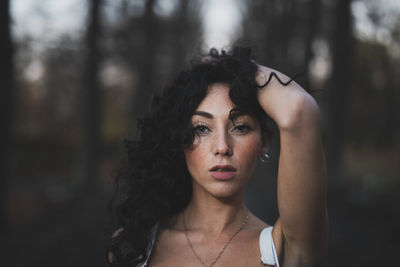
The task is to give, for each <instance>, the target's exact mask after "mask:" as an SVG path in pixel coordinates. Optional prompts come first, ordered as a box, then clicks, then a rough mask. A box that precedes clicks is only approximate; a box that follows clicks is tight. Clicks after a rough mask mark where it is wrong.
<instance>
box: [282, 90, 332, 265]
mask: <svg viewBox="0 0 400 267" xmlns="http://www.w3.org/2000/svg"><path fill="white" fill-rule="evenodd" d="M293 110H295V112H294V113H293V114H295V116H293V117H292V118H291V120H288V123H287V124H285V126H284V127H280V138H281V152H280V159H279V168H278V208H279V214H280V218H279V220H278V222H277V225H278V227H276V229H274V230H275V232H274V239H276V242H277V243H279V242H281V244H280V245H279V244H278V246H280V247H281V252H282V255H284V256H283V258H284V260H286V261H287V260H289V258H290V259H291V260H294V262H299V261H302V262H303V261H304V262H312V261H314V260H316V259H318V258H319V257H320V255H321V253H322V252H323V250H324V246H325V245H326V240H327V238H326V237H327V218H328V217H327V210H326V169H325V159H324V152H323V146H322V141H321V135H320V121H319V120H320V118H319V116H320V115H319V109H318V106H317V104H316V103H315V101H314V100H313V99H312V98H311V96H305V97H304V98H301V97H300V98H299V101H298V102H296V103H295V107H294V109H293ZM274 241H275V240H274ZM277 249H278V248H277Z"/></svg>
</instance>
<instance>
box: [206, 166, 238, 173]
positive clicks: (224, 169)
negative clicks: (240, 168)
mask: <svg viewBox="0 0 400 267" xmlns="http://www.w3.org/2000/svg"><path fill="white" fill-rule="evenodd" d="M235 171H236V169H235V168H234V167H233V166H231V165H215V166H214V167H212V168H211V169H210V172H235Z"/></svg>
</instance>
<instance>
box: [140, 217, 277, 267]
mask: <svg viewBox="0 0 400 267" xmlns="http://www.w3.org/2000/svg"><path fill="white" fill-rule="evenodd" d="M272 229H273V226H269V227H266V228H264V229H263V230H262V231H261V233H260V239H259V243H260V254H261V262H262V263H263V264H268V265H272V266H276V267H279V262H278V256H277V253H276V249H275V245H274V240H273V239H272ZM157 230H158V223H157V224H156V225H155V226H154V227H153V230H152V239H151V243H150V245H149V249H148V250H147V254H146V260H145V262H144V263H142V264H139V265H138V266H137V267H145V266H147V263H148V261H149V258H150V255H151V251H152V250H153V247H154V243H155V240H156V237H157Z"/></svg>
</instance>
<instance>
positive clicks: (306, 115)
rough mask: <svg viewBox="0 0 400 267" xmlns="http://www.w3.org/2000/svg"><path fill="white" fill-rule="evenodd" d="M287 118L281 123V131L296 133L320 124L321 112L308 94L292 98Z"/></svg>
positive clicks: (284, 117)
mask: <svg viewBox="0 0 400 267" xmlns="http://www.w3.org/2000/svg"><path fill="white" fill-rule="evenodd" d="M288 102H289V104H288V107H287V111H286V114H285V116H283V118H282V119H281V121H280V123H279V125H278V126H279V128H280V130H283V131H288V132H290V131H296V130H299V129H302V128H305V127H307V128H309V127H310V126H318V127H319V123H320V110H319V107H318V104H317V102H316V101H315V99H314V98H313V97H312V96H311V95H309V94H308V93H306V92H299V93H298V94H295V95H293V96H291V98H290V99H289V100H288Z"/></svg>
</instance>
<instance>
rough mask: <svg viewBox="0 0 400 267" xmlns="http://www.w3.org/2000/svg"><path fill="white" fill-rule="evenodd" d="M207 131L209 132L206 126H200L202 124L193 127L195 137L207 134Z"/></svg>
mask: <svg viewBox="0 0 400 267" xmlns="http://www.w3.org/2000/svg"><path fill="white" fill-rule="evenodd" d="M209 131H210V129H209V128H208V127H207V126H205V125H202V124H200V125H197V126H194V127H193V132H194V133H195V134H197V135H204V134H206V133H208V132H209Z"/></svg>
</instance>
